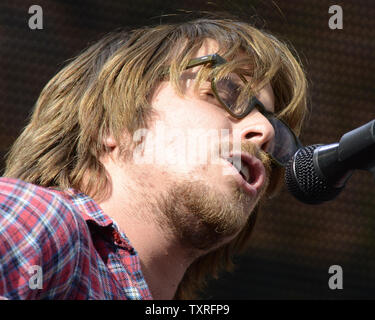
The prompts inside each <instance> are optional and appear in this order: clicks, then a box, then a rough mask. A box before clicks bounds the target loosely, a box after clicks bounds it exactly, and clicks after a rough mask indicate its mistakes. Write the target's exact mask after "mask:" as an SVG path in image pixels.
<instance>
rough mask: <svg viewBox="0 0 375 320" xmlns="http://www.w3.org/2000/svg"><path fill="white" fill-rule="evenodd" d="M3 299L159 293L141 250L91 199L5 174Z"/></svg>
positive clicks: (0, 239) (1, 188) (0, 196)
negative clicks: (145, 274)
mask: <svg viewBox="0 0 375 320" xmlns="http://www.w3.org/2000/svg"><path fill="white" fill-rule="evenodd" d="M35 266H37V267H35ZM0 299H152V296H151V293H150V291H149V288H148V286H147V284H146V281H145V279H144V277H143V274H142V272H141V268H140V260H139V257H138V254H137V252H136V251H135V250H134V248H133V247H132V246H131V244H130V242H129V240H128V239H127V237H126V236H125V235H124V234H123V233H122V232H120V231H119V228H118V226H117V224H116V223H115V222H114V221H113V220H112V219H111V218H109V217H108V216H106V215H105V214H104V213H103V211H102V210H101V209H100V208H99V207H98V205H97V204H96V203H95V202H94V201H93V200H92V199H91V198H89V197H88V196H87V195H85V194H83V193H80V192H77V191H76V190H73V189H68V190H66V191H64V192H62V191H57V190H55V189H51V188H42V187H39V186H36V185H33V184H29V183H25V182H24V181H20V180H15V179H9V178H0Z"/></svg>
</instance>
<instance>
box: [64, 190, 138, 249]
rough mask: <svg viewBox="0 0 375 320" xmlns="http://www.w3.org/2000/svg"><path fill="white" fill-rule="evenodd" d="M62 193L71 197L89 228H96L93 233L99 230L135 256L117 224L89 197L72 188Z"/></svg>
mask: <svg viewBox="0 0 375 320" xmlns="http://www.w3.org/2000/svg"><path fill="white" fill-rule="evenodd" d="M64 193H65V194H68V195H69V196H70V197H71V201H73V203H74V205H75V206H76V207H78V209H79V211H80V212H81V214H82V217H83V218H84V219H85V221H86V223H87V224H88V226H89V227H92V226H96V228H94V229H95V231H97V230H100V231H99V232H101V233H102V234H103V235H106V236H107V238H108V237H109V238H110V239H111V240H112V241H113V242H114V243H115V244H116V245H117V246H119V247H122V248H124V249H127V250H128V251H129V252H131V253H134V254H136V252H135V250H134V248H133V246H132V245H131V244H130V241H129V239H128V238H127V237H126V235H125V234H124V233H123V232H121V231H120V230H119V227H118V225H117V223H116V222H115V221H114V220H113V219H112V218H110V217H109V216H108V215H106V214H105V213H104V212H103V210H102V209H101V208H100V207H99V205H98V204H97V203H96V202H95V201H94V200H93V199H92V198H91V197H89V196H88V195H86V194H84V193H82V192H80V191H78V190H75V189H72V188H70V189H67V190H65V192H64Z"/></svg>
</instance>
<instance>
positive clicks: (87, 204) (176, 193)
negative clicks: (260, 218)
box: [0, 18, 306, 299]
mask: <svg viewBox="0 0 375 320" xmlns="http://www.w3.org/2000/svg"><path fill="white" fill-rule="evenodd" d="M305 109H306V80H305V76H304V73H303V71H302V69H301V67H300V66H299V63H298V62H297V61H296V59H295V58H294V57H293V55H292V54H291V52H290V51H289V49H288V48H287V47H286V46H285V45H284V44H282V43H281V42H280V41H278V40H277V39H275V38H274V37H273V36H271V35H269V34H267V33H265V32H263V31H260V30H257V29H255V28H254V27H252V26H251V25H249V24H247V23H244V22H240V21H236V20H232V19H213V18H207V19H199V20H195V21H190V22H185V23H180V24H174V25H160V26H156V27H145V28H141V29H137V30H133V31H131V32H117V33H114V34H111V35H109V36H107V37H105V38H104V39H102V40H101V41H99V42H98V43H96V44H94V45H92V46H91V47H90V48H89V49H87V50H86V51H85V52H83V53H82V54H81V55H79V56H78V57H77V58H76V59H75V60H73V61H72V62H70V64H69V65H67V66H66V67H65V68H64V69H63V70H62V71H60V72H59V73H58V74H57V75H56V76H55V77H54V78H53V79H52V80H51V81H50V82H49V83H48V84H47V85H46V87H45V88H44V90H43V91H42V93H41V95H40V97H39V99H38V101H37V103H36V106H35V110H34V112H33V115H32V118H31V121H30V123H29V124H28V126H27V127H26V128H25V130H24V131H23V132H22V134H21V135H20V137H19V138H18V140H17V141H16V143H15V144H14V146H13V147H12V149H11V152H10V154H9V156H8V159H7V163H6V164H7V167H6V172H5V176H6V177H7V178H2V179H0V208H1V212H2V213H1V224H0V228H1V229H0V295H1V296H3V297H4V298H6V299H43V298H45V299H151V298H154V299H172V298H176V299H188V298H193V297H195V293H196V292H197V290H199V289H202V286H203V284H204V279H205V278H206V276H215V275H217V273H218V272H219V271H220V270H221V269H223V268H225V269H230V266H231V262H230V260H231V259H230V258H231V256H232V255H233V254H235V253H236V252H238V251H239V250H241V249H243V248H245V247H246V244H247V243H248V238H249V235H250V232H251V229H252V227H253V224H254V221H255V220H254V219H255V217H256V214H257V211H258V210H259V207H260V203H261V202H262V201H263V200H264V199H267V198H269V197H270V196H271V195H273V194H274V193H275V192H276V190H277V189H278V185H279V184H280V183H279V182H280V178H281V175H282V166H283V165H285V163H286V161H287V160H288V159H289V158H290V157H291V155H292V154H293V153H294V152H295V151H296V149H297V148H298V146H299V144H298V139H297V138H296V136H295V135H294V133H293V130H294V132H296V133H298V132H299V130H300V127H301V123H302V120H303V117H304V114H305ZM207 140H208V142H207ZM202 159H203V160H202ZM38 267H39V269H38ZM30 270H31V271H30ZM34 270H37V271H38V272H39V273H37V272H36V271H35V273H34ZM38 281H39V282H38Z"/></svg>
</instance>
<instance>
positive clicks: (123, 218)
mask: <svg viewBox="0 0 375 320" xmlns="http://www.w3.org/2000/svg"><path fill="white" fill-rule="evenodd" d="M133 191H134V192H132V191H131V190H130V189H129V190H126V191H125V190H119V191H117V190H112V194H111V196H110V197H109V198H108V199H106V200H105V201H103V202H100V203H99V205H100V206H101V208H102V209H103V210H104V212H105V213H106V214H107V215H108V216H110V217H111V218H113V219H114V220H115V221H116V223H117V224H118V225H119V227H120V229H121V231H123V232H124V233H125V234H126V236H127V237H128V238H129V240H130V242H131V244H132V246H133V247H134V249H135V250H136V251H137V253H138V255H139V258H140V261H141V267H142V273H143V275H144V277H145V279H146V282H147V284H148V286H149V289H150V291H151V294H152V296H153V298H154V299H158V300H167V299H173V297H174V295H175V293H176V290H177V288H178V285H179V283H180V282H181V280H182V278H183V276H184V274H185V272H186V270H187V268H188V267H189V265H190V264H191V263H192V262H193V261H194V259H195V258H197V257H198V255H199V254H198V253H196V254H195V255H194V254H192V253H191V252H189V251H188V250H187V249H186V248H183V247H182V246H181V245H180V243H179V241H178V240H177V239H175V237H174V235H173V232H172V230H169V229H168V227H167V226H168V224H167V223H164V224H163V223H160V221H157V219H156V217H163V216H164V215H163V212H161V211H160V210H159V209H158V208H157V206H156V205H151V204H150V203H152V201H150V198H149V197H147V196H145V194H144V193H143V192H142V193H140V192H139V191H136V190H133ZM148 195H149V194H148ZM140 208H142V209H141V210H140ZM160 225H163V227H160Z"/></svg>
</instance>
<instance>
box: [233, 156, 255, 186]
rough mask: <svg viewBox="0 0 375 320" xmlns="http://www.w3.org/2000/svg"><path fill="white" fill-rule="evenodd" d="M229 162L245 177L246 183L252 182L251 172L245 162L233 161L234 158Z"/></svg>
mask: <svg viewBox="0 0 375 320" xmlns="http://www.w3.org/2000/svg"><path fill="white" fill-rule="evenodd" d="M228 161H229V162H230V163H231V164H232V165H233V167H235V168H236V169H237V171H238V172H240V173H241V174H242V175H243V177H244V178H245V180H246V181H250V170H249V167H248V166H247V164H246V163H245V162H243V161H242V160H240V161H233V158H229V159H228Z"/></svg>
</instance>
